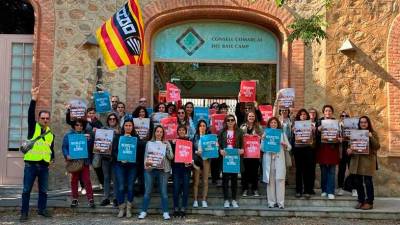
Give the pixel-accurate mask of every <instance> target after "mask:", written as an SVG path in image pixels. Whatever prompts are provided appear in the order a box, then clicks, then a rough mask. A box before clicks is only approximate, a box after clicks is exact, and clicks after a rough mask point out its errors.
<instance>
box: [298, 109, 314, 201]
mask: <svg viewBox="0 0 400 225" xmlns="http://www.w3.org/2000/svg"><path fill="white" fill-rule="evenodd" d="M293 133H294V148H293V154H294V160H295V162H296V198H300V197H301V196H302V195H303V193H304V197H306V199H309V198H310V197H311V195H312V194H313V191H312V190H313V186H314V184H313V180H312V179H311V178H312V176H311V174H313V173H315V171H312V170H313V158H314V151H313V149H312V145H313V142H314V133H315V127H314V126H312V123H311V120H310V114H308V112H307V110H306V109H300V110H299V111H298V112H297V114H296V118H295V122H294V126H293Z"/></svg>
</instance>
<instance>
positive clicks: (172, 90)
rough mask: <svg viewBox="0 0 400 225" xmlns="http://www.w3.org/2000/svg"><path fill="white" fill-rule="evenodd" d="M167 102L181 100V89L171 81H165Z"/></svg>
mask: <svg viewBox="0 0 400 225" xmlns="http://www.w3.org/2000/svg"><path fill="white" fill-rule="evenodd" d="M166 97H167V102H177V101H179V100H181V90H179V88H178V87H177V86H175V85H174V84H171V83H167V96H166Z"/></svg>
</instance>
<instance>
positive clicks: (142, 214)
mask: <svg viewBox="0 0 400 225" xmlns="http://www.w3.org/2000/svg"><path fill="white" fill-rule="evenodd" d="M146 216H147V213H146V212H140V214H139V216H138V219H141V220H142V219H144V218H146Z"/></svg>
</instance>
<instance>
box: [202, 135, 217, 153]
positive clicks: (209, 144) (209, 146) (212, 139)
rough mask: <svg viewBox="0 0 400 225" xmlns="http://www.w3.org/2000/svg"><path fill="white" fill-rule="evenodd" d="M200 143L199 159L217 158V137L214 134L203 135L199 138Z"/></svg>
mask: <svg viewBox="0 0 400 225" xmlns="http://www.w3.org/2000/svg"><path fill="white" fill-rule="evenodd" d="M200 142H201V148H202V152H201V157H202V158H203V159H212V158H218V156H219V153H218V137H217V135H215V134H207V135H203V136H201V138H200Z"/></svg>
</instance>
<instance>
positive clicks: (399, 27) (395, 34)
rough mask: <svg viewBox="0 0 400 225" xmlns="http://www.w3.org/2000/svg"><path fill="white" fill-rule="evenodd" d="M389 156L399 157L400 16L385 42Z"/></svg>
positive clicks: (394, 21)
mask: <svg viewBox="0 0 400 225" xmlns="http://www.w3.org/2000/svg"><path fill="white" fill-rule="evenodd" d="M387 64H388V65H387V68H388V72H389V74H390V75H391V77H392V78H391V80H392V81H391V82H389V85H388V95H389V97H388V104H389V115H388V119H389V155H392V156H400V86H399V85H395V84H398V83H399V81H400V14H399V15H397V16H396V18H395V19H394V20H393V22H392V25H391V26H390V30H389V37H388V42H387Z"/></svg>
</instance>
